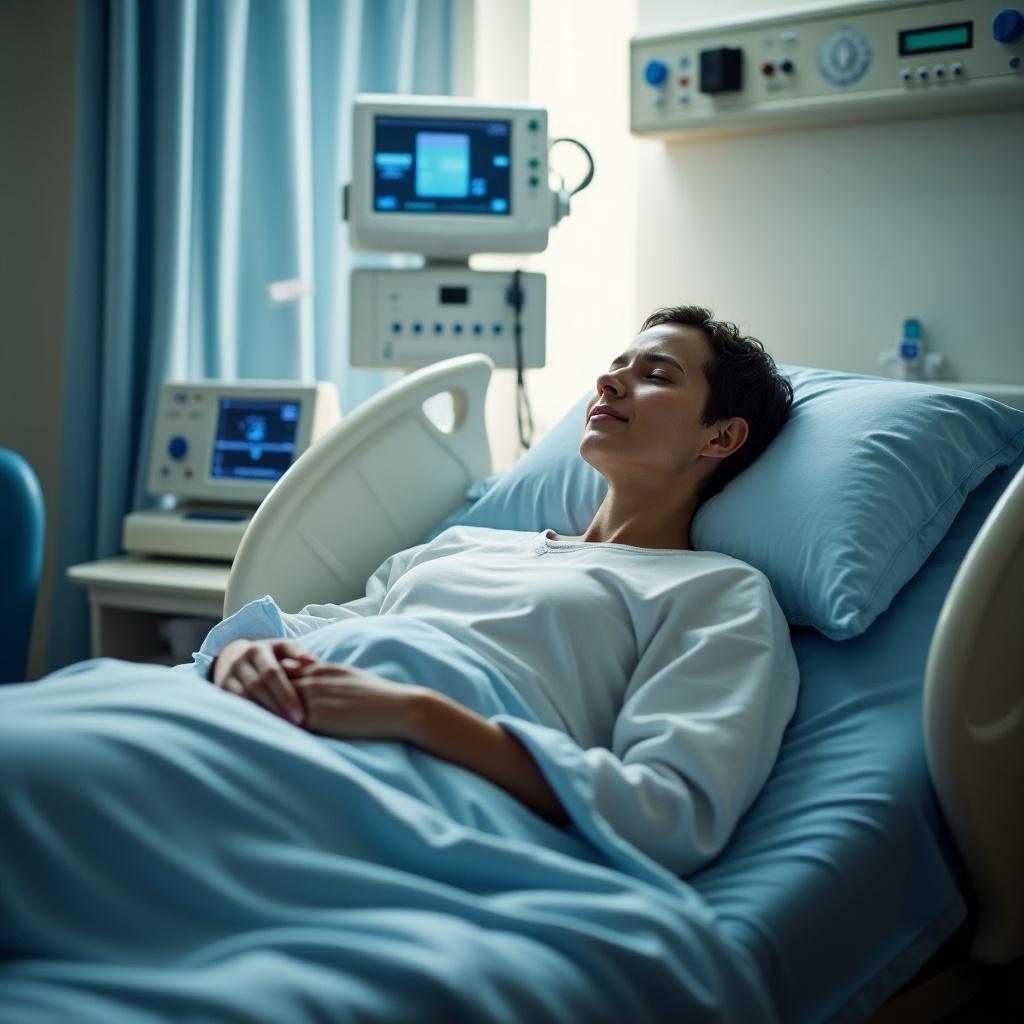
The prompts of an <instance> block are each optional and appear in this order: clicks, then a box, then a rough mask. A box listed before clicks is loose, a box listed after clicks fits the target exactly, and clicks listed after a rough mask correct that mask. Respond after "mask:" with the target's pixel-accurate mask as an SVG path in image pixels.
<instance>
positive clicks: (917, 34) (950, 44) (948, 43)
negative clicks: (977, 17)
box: [900, 21, 974, 57]
mask: <svg viewBox="0 0 1024 1024" xmlns="http://www.w3.org/2000/svg"><path fill="white" fill-rule="evenodd" d="M973 29H974V22H973V21H962V22H960V24H959V25H933V26H932V27H931V28H913V29H907V30H906V31H904V32H901V33H900V56H901V57H906V56H909V55H911V54H915V53H935V52H936V51H937V50H965V49H967V48H968V47H969V46H971V45H973V36H974V31H973Z"/></svg>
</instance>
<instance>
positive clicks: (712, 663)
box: [500, 567, 799, 875]
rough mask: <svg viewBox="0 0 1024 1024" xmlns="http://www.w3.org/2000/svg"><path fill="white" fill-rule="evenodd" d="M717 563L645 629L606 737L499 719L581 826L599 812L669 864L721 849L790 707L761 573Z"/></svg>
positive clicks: (755, 787)
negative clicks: (688, 597) (579, 736)
mask: <svg viewBox="0 0 1024 1024" xmlns="http://www.w3.org/2000/svg"><path fill="white" fill-rule="evenodd" d="M747 568H748V567H744V569H747ZM718 575H719V576H720V577H721V579H719V580H718V582H717V584H711V585H705V587H704V588H703V593H702V594H700V595H699V597H700V600H698V601H687V602H686V603H685V609H684V608H682V607H681V608H680V611H679V613H678V614H676V615H669V616H668V617H667V618H666V619H665V621H663V622H662V623H660V624H659V625H658V626H657V628H656V629H655V630H654V631H653V633H652V635H651V637H650V639H649V642H648V643H647V645H646V647H645V649H644V650H643V653H642V654H641V657H640V659H639V661H638V663H637V666H636V669H635V671H634V673H633V675H632V677H631V679H630V681H629V685H628V687H627V690H626V693H625V697H624V700H623V705H622V708H621V710H620V712H619V714H618V716H617V719H616V722H615V727H614V730H613V736H612V743H611V749H606V748H604V747H593V748H590V749H586V750H584V749H582V748H580V747H578V746H577V745H576V744H575V743H574V741H572V740H571V739H570V738H569V737H567V736H566V735H565V734H564V733H559V732H557V730H554V729H549V728H548V727H546V726H543V725H537V724H534V723H528V722H517V721H516V720H515V719H502V720H501V721H500V724H501V725H502V726H503V727H504V728H506V729H508V730H509V731H510V732H512V733H513V734H514V735H516V736H517V738H518V739H519V740H520V741H521V742H522V743H523V744H524V745H525V746H526V747H527V748H528V749H529V750H530V752H531V753H532V754H533V755H534V757H535V759H536V760H537V761H538V764H539V765H540V767H541V770H542V771H544V773H545V777H546V778H547V779H548V782H549V783H550V784H551V786H552V788H553V789H555V791H556V793H558V795H559V797H560V798H561V799H562V802H563V804H564V805H565V807H566V810H567V812H568V813H569V814H570V816H571V817H572V818H573V819H574V823H576V824H577V825H578V826H579V827H581V828H583V830H584V831H586V830H587V828H592V827H594V826H593V823H592V822H591V823H590V824H587V823H586V822H585V821H584V819H585V818H587V817H590V818H593V817H597V818H599V819H602V820H603V822H604V823H606V824H607V825H608V826H610V828H611V829H612V830H613V831H614V832H615V833H616V834H617V836H619V837H620V838H622V839H625V840H627V841H628V842H629V843H631V844H632V845H633V846H634V847H637V848H639V849H640V850H641V851H643V852H644V853H646V854H647V855H648V856H649V857H651V858H652V859H653V860H655V861H656V862H658V863H659V864H660V865H662V866H663V867H664V868H667V869H668V870H669V871H671V872H672V873H673V874H676V875H687V874H691V873H692V872H694V871H696V870H697V869H698V868H700V867H701V866H703V865H704V864H706V863H707V862H708V861H710V860H711V859H712V858H714V857H715V856H716V855H717V854H718V853H719V852H720V851H721V850H722V849H723V847H724V846H725V844H726V843H727V841H728V839H729V837H730V836H731V835H732V832H733V830H734V829H735V827H736V824H737V823H738V821H739V819H740V818H741V817H742V815H743V814H744V812H745V811H746V810H747V808H748V807H749V806H750V805H751V804H752V803H753V801H754V798H755V797H756V796H757V794H758V793H759V792H760V790H761V788H762V787H763V786H764V784H765V782H766V781H767V779H768V776H769V774H770V772H771V770H772V767H773V766H774V764H775V761H776V758H777V757H778V752H779V749H780V747H781V744H782V735H783V732H784V731H785V727H786V724H787V723H788V721H789V719H790V717H791V716H792V714H793V711H794V710H795V708H796V698H797V690H798V686H799V670H798V667H797V663H796V657H795V655H794V653H793V648H792V644H791V643H790V637H789V628H788V626H787V624H786V621H785V618H784V616H783V614H782V611H781V610H780V609H779V607H778V604H777V603H776V601H775V597H774V595H773V594H772V592H771V588H770V586H769V584H768V582H767V580H766V579H765V578H764V577H763V576H761V574H760V573H757V572H756V571H755V570H752V569H750V570H749V571H745V572H743V573H741V574H740V575H739V578H738V579H737V574H736V573H735V572H731V573H730V572H726V573H722V574H718ZM679 603H680V605H682V602H679ZM574 808H575V812H574ZM594 812H596V815H595V813H594Z"/></svg>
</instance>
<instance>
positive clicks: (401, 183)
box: [373, 115, 512, 217]
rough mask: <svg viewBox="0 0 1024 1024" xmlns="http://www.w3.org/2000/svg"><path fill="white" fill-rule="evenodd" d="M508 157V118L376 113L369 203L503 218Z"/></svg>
mask: <svg viewBox="0 0 1024 1024" xmlns="http://www.w3.org/2000/svg"><path fill="white" fill-rule="evenodd" d="M511 159H512V122H511V121H506V120H475V119H472V120H471V119H468V118H461V117H459V118H441V117H397V116H395V117H393V116H379V115H378V116H377V117H375V118H374V137H373V208H374V210H375V212H377V213H456V214H458V213H471V214H478V215H479V214H484V215H488V216H501V217H507V216H509V215H510V214H511V212H512V196H511Z"/></svg>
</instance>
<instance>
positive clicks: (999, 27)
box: [992, 7, 1024, 43]
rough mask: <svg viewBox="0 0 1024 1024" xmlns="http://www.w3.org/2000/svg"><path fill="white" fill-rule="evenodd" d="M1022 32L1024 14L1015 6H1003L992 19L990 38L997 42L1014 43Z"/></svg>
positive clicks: (1023, 28) (1023, 29) (1023, 30)
mask: <svg viewBox="0 0 1024 1024" xmlns="http://www.w3.org/2000/svg"><path fill="white" fill-rule="evenodd" d="M1022 33H1024V14H1021V13H1020V11H1018V10H1017V8H1016V7H1004V8H1003V9H1002V10H1001V11H1000V12H999V13H998V14H997V15H996V16H995V17H994V18H993V19H992V38H993V39H995V41H996V42H997V43H1015V42H1016V41H1017V40H1018V39H1020V37H1021V34H1022Z"/></svg>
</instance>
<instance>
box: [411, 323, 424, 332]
mask: <svg viewBox="0 0 1024 1024" xmlns="http://www.w3.org/2000/svg"><path fill="white" fill-rule="evenodd" d="M412 333H413V334H422V333H423V324H421V323H420V322H419V321H417V322H416V323H414V324H413V325H412Z"/></svg>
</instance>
